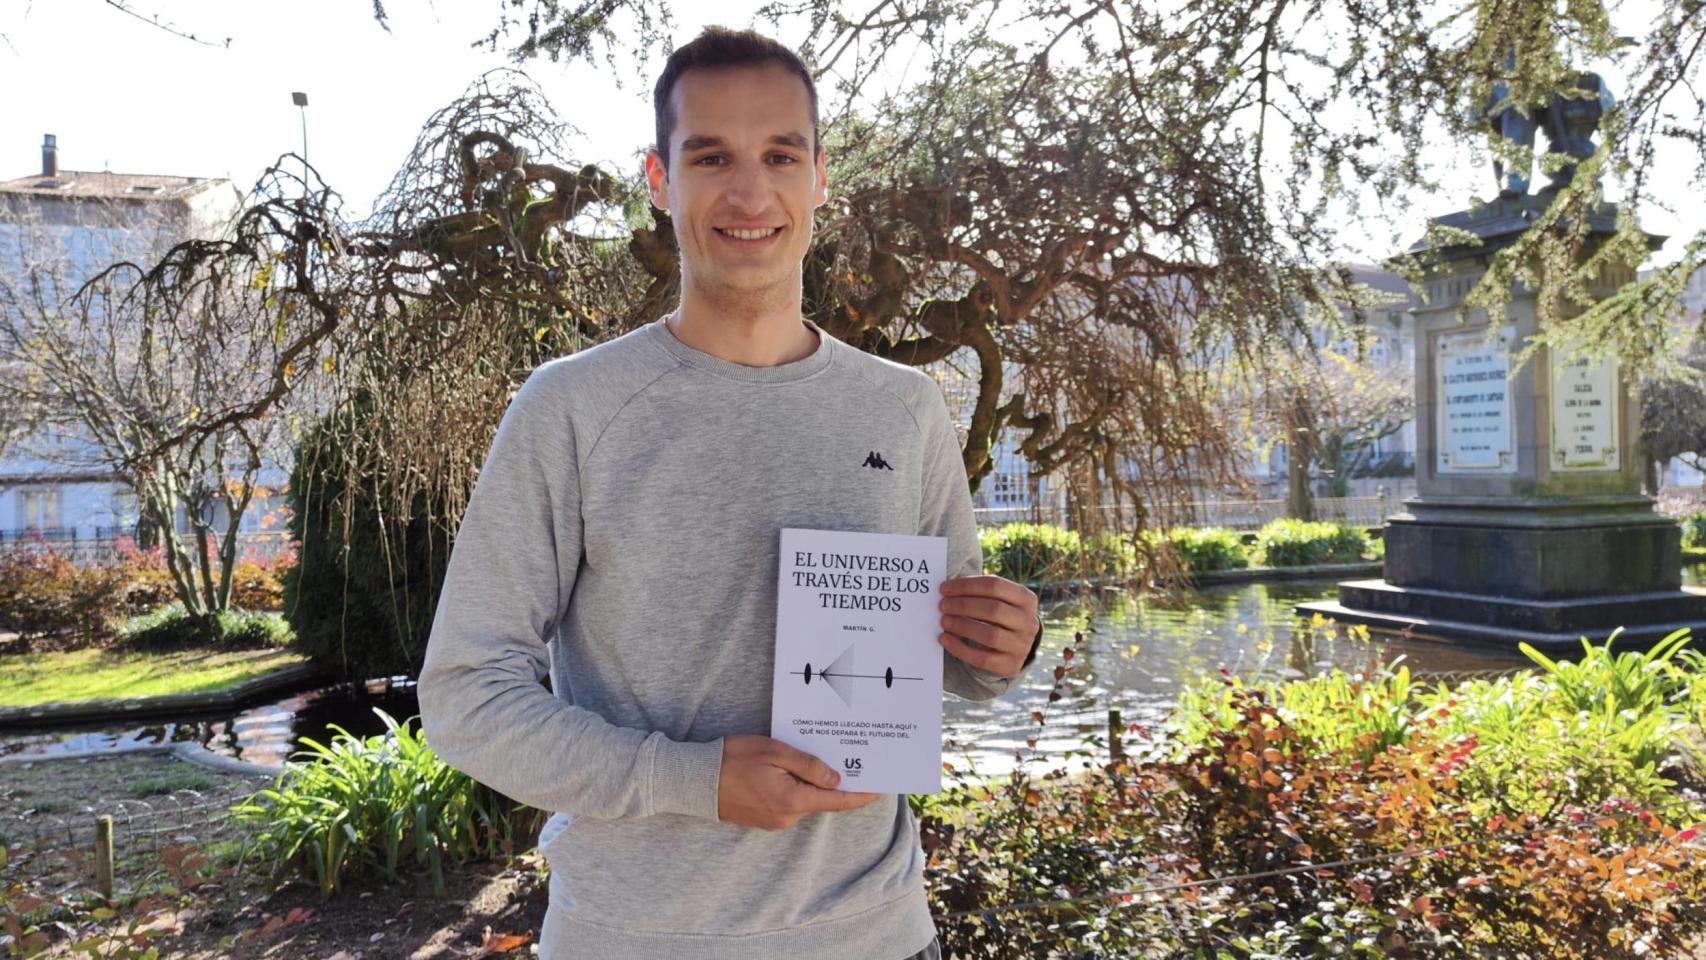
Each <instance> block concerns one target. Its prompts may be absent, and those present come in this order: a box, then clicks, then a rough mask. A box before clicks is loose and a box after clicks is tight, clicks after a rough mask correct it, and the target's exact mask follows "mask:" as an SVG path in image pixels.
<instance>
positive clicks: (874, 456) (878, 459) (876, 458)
mask: <svg viewBox="0 0 1706 960" xmlns="http://www.w3.org/2000/svg"><path fill="white" fill-rule="evenodd" d="M865 466H867V467H870V468H871V469H872V470H893V469H894V468H893V467H891V466H889V462H888V461H887V460H884V459H883V455H882V454H880V453H878V452H877V451H875V450H872V451H871V455H870V456H868V457H866V458H865Z"/></svg>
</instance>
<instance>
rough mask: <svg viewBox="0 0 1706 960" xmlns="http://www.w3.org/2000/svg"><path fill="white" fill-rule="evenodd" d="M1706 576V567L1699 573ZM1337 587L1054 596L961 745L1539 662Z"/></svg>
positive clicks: (956, 732) (1078, 735)
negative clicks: (1368, 673) (1063, 666)
mask: <svg viewBox="0 0 1706 960" xmlns="http://www.w3.org/2000/svg"><path fill="white" fill-rule="evenodd" d="M1686 578H1687V581H1688V582H1689V583H1692V584H1696V585H1706V565H1701V566H1696V567H1694V568H1692V569H1691V570H1689V571H1688V572H1687V574H1686ZM1335 595H1336V589H1335V585H1334V583H1333V581H1325V580H1320V581H1291V582H1284V583H1268V584H1264V583H1247V584H1237V585H1228V586H1224V587H1211V588H1207V589H1204V590H1201V591H1198V592H1193V593H1187V594H1181V595H1179V596H1177V597H1173V598H1165V597H1155V596H1146V597H1141V598H1139V597H1131V596H1128V595H1124V594H1117V593H1111V594H1104V595H1102V597H1101V598H1100V599H1097V600H1094V601H1093V602H1086V601H1067V602H1059V603H1051V604H1045V612H1046V613H1047V616H1048V621H1049V623H1048V627H1047V629H1046V631H1045V634H1044V642H1043V650H1042V652H1041V653H1040V654H1039V655H1038V662H1037V664H1036V665H1035V666H1034V667H1033V669H1032V671H1031V673H1030V674H1029V675H1028V676H1027V678H1026V680H1025V682H1024V683H1023V684H1021V685H1020V686H1019V687H1017V688H1015V689H1014V690H1011V691H1009V692H1008V694H1007V695H1006V696H1004V697H1002V698H1000V699H999V700H995V701H991V702H987V703H971V702H966V701H960V700H957V699H950V700H949V701H948V703H947V704H946V707H945V711H944V717H943V720H944V723H943V729H944V732H945V734H946V735H947V737H948V740H949V744H948V752H949V755H950V756H951V757H955V758H959V760H960V762H961V765H964V764H965V762H967V761H969V762H971V763H973V764H975V766H976V768H977V769H978V770H979V771H980V772H983V773H998V772H1000V771H1002V770H1005V769H1009V768H1010V767H1011V765H1012V763H1013V753H1014V751H1015V750H1016V749H1019V750H1021V752H1023V753H1024V754H1026V755H1029V754H1030V753H1031V751H1030V750H1029V749H1025V747H1026V740H1027V739H1029V738H1031V737H1034V736H1036V726H1035V724H1034V723H1033V722H1032V720H1031V714H1032V712H1033V711H1038V710H1041V711H1044V712H1045V713H1046V715H1047V718H1048V722H1047V724H1046V725H1045V727H1044V728H1043V729H1044V736H1042V737H1041V738H1040V740H1039V743H1038V745H1037V750H1038V751H1040V752H1043V753H1045V754H1058V753H1060V752H1063V751H1066V750H1070V749H1073V748H1076V747H1078V746H1079V745H1080V744H1081V742H1082V739H1083V737H1084V736H1085V735H1087V734H1098V733H1100V732H1102V731H1104V730H1105V729H1106V725H1107V711H1108V709H1109V708H1110V707H1118V708H1119V709H1120V710H1121V711H1122V713H1123V715H1124V717H1125V719H1126V720H1128V721H1131V722H1134V723H1143V724H1153V723H1155V722H1157V721H1159V720H1161V719H1162V718H1163V717H1164V716H1165V714H1166V712H1167V710H1168V709H1169V708H1170V707H1171V706H1172V704H1173V703H1174V702H1175V700H1176V699H1177V697H1178V696H1179V692H1180V691H1181V690H1182V689H1183V688H1184V687H1185V686H1186V685H1188V684H1191V683H1195V682H1197V681H1199V680H1202V679H1203V678H1206V677H1210V676H1212V675H1214V673H1215V672H1216V671H1217V670H1219V669H1221V668H1223V667H1224V668H1225V669H1227V670H1229V671H1231V672H1233V673H1235V674H1238V675H1240V676H1244V677H1252V678H1286V677H1298V676H1305V675H1310V674H1315V673H1319V672H1322V671H1324V670H1328V669H1331V668H1332V667H1334V666H1339V667H1344V668H1347V669H1360V668H1365V667H1367V666H1369V665H1370V664H1371V663H1373V662H1391V661H1393V660H1395V659H1397V658H1398V657H1403V660H1404V663H1406V664H1408V665H1409V667H1410V669H1411V671H1412V672H1415V673H1418V674H1424V675H1427V674H1456V673H1464V672H1475V671H1487V670H1501V671H1502V670H1508V669H1511V668H1513V667H1522V666H1526V665H1527V660H1526V659H1524V658H1523V657H1522V656H1521V655H1520V654H1518V653H1516V652H1515V651H1514V650H1499V649H1493V648H1489V647H1471V646H1460V645H1453V644H1446V643H1442V642H1437V641H1428V640H1405V639H1403V638H1400V637H1398V636H1396V635H1392V634H1381V633H1374V634H1372V635H1371V636H1370V637H1369V639H1367V640H1360V639H1354V638H1352V637H1351V636H1349V635H1348V632H1347V631H1345V630H1335V629H1331V628H1327V629H1317V630H1309V629H1302V630H1300V629H1299V620H1298V619H1297V617H1296V616H1295V615H1294V614H1293V613H1292V608H1293V607H1295V606H1296V605H1297V604H1298V603H1302V602H1306V601H1310V600H1320V599H1324V598H1329V597H1333V596H1335ZM1079 631H1081V632H1083V634H1084V636H1085V643H1084V644H1083V645H1082V646H1081V647H1080V648H1079V651H1078V655H1077V657H1076V658H1075V660H1074V662H1073V669H1072V670H1071V671H1070V672H1069V673H1068V674H1067V675H1066V677H1065V679H1064V681H1063V684H1062V693H1063V696H1062V699H1061V700H1060V701H1059V702H1057V703H1054V704H1050V703H1049V702H1048V696H1049V692H1050V690H1051V689H1052V688H1053V683H1054V676H1053V670H1054V668H1055V666H1057V665H1058V664H1060V663H1061V651H1062V649H1063V648H1064V647H1066V646H1067V645H1069V644H1070V643H1071V642H1072V637H1073V634H1074V633H1075V632H1079ZM374 707H380V708H381V709H383V710H385V712H386V713H388V714H390V715H391V716H393V717H396V718H398V719H402V718H404V717H408V716H411V715H413V714H415V713H416V712H418V710H419V707H418V705H417V704H416V701H415V697H414V689H413V685H412V684H411V683H410V682H408V681H407V680H406V679H404V678H394V679H393V680H391V681H385V680H379V681H373V682H372V683H371V684H369V685H367V686H365V687H357V688H332V689H327V690H313V691H308V692H304V693H298V694H295V695H293V696H290V697H287V698H284V699H281V700H276V701H273V702H271V703H267V704H263V705H260V706H256V707H253V708H250V709H247V710H244V711H242V712H241V713H238V714H236V715H235V716H232V715H224V716H210V717H200V718H193V717H192V718H186V719H184V720H182V721H177V722H172V723H160V724H153V725H147V726H136V725H134V724H131V725H112V724H108V725H92V726H89V727H84V728H81V729H76V730H66V729H60V730H55V731H53V732H44V733H34V734H13V735H9V736H7V737H4V738H0V755H6V754H32V755H39V756H47V755H51V754H63V753H75V752H83V751H89V750H108V749H125V748H127V747H134V746H138V745H149V744H161V743H177V742H182V741H190V742H196V743H203V744H206V745H207V746H208V748H209V749H211V750H213V751H214V752H215V753H219V754H223V755H225V756H231V757H237V758H240V759H243V760H247V761H250V762H254V763H259V764H263V765H267V766H276V765H278V764H280V763H282V762H283V761H284V760H285V759H286V758H288V757H289V756H290V755H291V754H292V753H293V752H295V751H296V750H299V749H301V748H302V746H303V744H302V742H301V741H302V738H303V737H311V738H313V739H315V740H318V741H320V742H321V743H328V744H329V743H330V741H331V739H332V734H331V732H330V731H329V725H331V724H336V725H338V726H340V727H343V728H344V729H346V730H348V731H350V732H351V733H353V734H355V735H357V736H369V735H372V734H375V733H380V732H382V731H383V730H384V726H383V724H382V723H381V722H380V721H379V718H378V717H376V716H375V715H374V714H373V712H372V710H373V708H374Z"/></svg>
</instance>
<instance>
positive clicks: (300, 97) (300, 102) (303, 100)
mask: <svg viewBox="0 0 1706 960" xmlns="http://www.w3.org/2000/svg"><path fill="white" fill-rule="evenodd" d="M290 102H291V103H294V104H296V106H297V108H298V110H299V112H300V113H301V114H302V191H303V193H304V194H306V193H307V192H308V94H306V93H302V92H301V91H295V92H292V93H291V95H290Z"/></svg>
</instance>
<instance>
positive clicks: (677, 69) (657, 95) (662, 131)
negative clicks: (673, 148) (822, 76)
mask: <svg viewBox="0 0 1706 960" xmlns="http://www.w3.org/2000/svg"><path fill="white" fill-rule="evenodd" d="M764 63H776V64H780V65H782V66H784V67H787V68H788V70H789V71H791V72H792V73H793V74H794V75H795V76H797V77H799V78H800V82H801V83H804V84H805V85H806V98H807V100H808V101H810V103H811V114H812V152H813V153H814V154H815V153H816V152H817V147H818V136H817V84H815V83H813V82H812V74H811V71H810V70H808V69H806V62H805V61H804V60H801V59H800V55H799V54H797V53H795V52H794V51H792V50H789V49H788V48H787V47H785V46H783V45H782V44H780V43H777V42H776V41H775V40H772V39H770V38H769V37H767V36H765V35H763V34H761V33H758V32H757V31H755V30H730V29H729V28H728V27H716V26H711V27H706V28H705V32H704V33H701V34H699V36H697V37H695V38H693V41H692V42H691V43H688V44H687V45H685V46H682V47H677V48H676V49H675V51H674V52H672V53H671V54H670V55H669V60H668V61H667V62H666V63H664V65H663V74H662V75H661V76H659V77H658V83H657V86H656V87H655V88H654V89H653V90H652V113H653V114H654V115H655V116H656V118H657V138H658V139H657V151H658V156H659V157H662V158H663V165H664V167H665V168H668V167H669V137H670V134H671V133H673V132H674V131H675V104H674V102H673V101H672V100H671V94H673V93H674V92H675V84H676V81H678V80H680V79H681V75H682V74H684V73H686V72H687V71H689V70H693V69H696V68H701V67H703V68H709V67H744V66H753V65H757V64H764Z"/></svg>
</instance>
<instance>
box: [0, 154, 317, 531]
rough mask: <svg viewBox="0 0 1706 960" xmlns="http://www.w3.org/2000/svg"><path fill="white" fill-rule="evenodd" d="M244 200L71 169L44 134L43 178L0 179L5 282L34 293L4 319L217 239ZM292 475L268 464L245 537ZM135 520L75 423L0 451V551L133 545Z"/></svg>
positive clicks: (210, 186)
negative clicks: (105, 274) (190, 242)
mask: <svg viewBox="0 0 1706 960" xmlns="http://www.w3.org/2000/svg"><path fill="white" fill-rule="evenodd" d="M241 202H242V195H241V194H240V193H239V192H238V191H237V189H236V188H235V187H234V186H233V185H232V183H231V181H229V180H227V179H223V178H210V177H194V176H174V175H160V174H126V173H113V172H110V171H98V172H96V171H86V170H71V169H66V168H64V167H62V166H61V165H60V163H59V151H58V145H57V143H56V139H55V137H53V136H52V135H51V134H50V135H48V136H47V137H46V138H45V140H44V142H43V144H42V148H41V168H40V170H39V172H36V173H32V174H29V175H27V176H22V177H15V178H13V179H9V180H5V181H0V283H6V284H11V285H13V290H14V291H31V295H29V296H9V297H7V298H6V299H5V301H4V303H0V310H4V311H6V312H7V313H9V314H10V313H11V312H13V311H16V310H20V309H41V310H54V309H57V308H58V307H59V306H60V305H62V304H63V303H64V301H65V300H66V299H67V298H69V297H70V296H71V295H72V294H74V293H75V292H76V291H77V289H78V288H79V287H81V286H82V285H83V284H84V282H85V281H87V280H89V279H90V278H93V277H95V276H96V275H98V274H99V273H100V272H101V271H103V270H105V269H107V268H108V267H109V266H112V265H113V264H115V263H119V262H122V261H130V262H133V263H137V264H139V265H141V266H143V267H147V266H151V265H152V264H153V263H154V262H156V261H157V260H158V259H159V258H160V256H161V255H162V254H163V253H165V251H167V250H168V249H170V248H171V247H172V246H173V245H174V244H176V243H179V242H181V241H183V240H185V239H190V238H204V239H206V238H215V237H218V236H220V235H221V234H222V232H223V231H224V230H226V229H227V227H228V225H229V223H230V221H231V219H232V216H233V214H234V213H235V212H236V211H237V209H238V208H239V206H240V205H241ZM0 322H6V323H14V322H17V320H16V317H15V316H11V315H8V316H3V317H0ZM11 433H12V434H15V433H16V431H15V430H14V431H11ZM6 435H7V432H5V431H0V436H6ZM287 477H288V475H287V474H286V472H285V471H284V470H283V468H282V467H281V466H279V465H276V464H273V465H269V466H268V467H267V469H266V470H265V471H264V473H263V478H262V485H263V486H264V487H265V488H266V489H267V491H268V497H267V498H266V499H264V500H263V499H261V498H259V497H257V501H256V502H255V503H254V504H252V505H251V507H250V509H249V511H248V512H247V513H246V514H245V516H244V517H243V519H242V521H241V528H242V529H243V530H244V531H254V532H257V533H259V532H261V531H262V530H263V528H264V527H266V526H267V525H268V518H269V517H276V516H277V514H278V510H279V506H280V504H281V502H282V501H281V497H282V490H283V485H284V483H285V481H286V480H287ZM180 512H181V511H180ZM138 521H139V510H138V504H137V497H136V494H135V492H134V491H133V490H132V489H131V488H130V486H129V485H128V484H126V483H125V482H124V481H123V480H122V479H121V478H120V477H119V476H118V475H117V473H116V472H115V471H114V470H113V469H112V467H111V466H110V465H109V464H107V463H105V462H103V457H102V456H101V455H100V452H99V449H98V448H97V447H96V446H95V445H94V444H93V443H92V442H91V441H90V440H89V438H88V436H87V435H86V434H84V433H83V432H82V428H81V427H80V426H79V424H78V423H77V422H76V421H75V419H74V418H69V417H63V416H61V417H59V418H57V419H54V420H50V421H49V422H46V423H42V424H39V425H36V426H35V428H34V429H33V430H31V431H30V432H28V433H26V434H25V435H23V436H22V437H15V438H14V439H12V442H10V443H8V444H7V445H6V446H5V449H4V450H3V451H0V544H4V543H8V542H17V541H20V540H24V539H33V538H42V539H46V540H49V541H54V542H62V541H76V542H80V543H89V542H104V541H112V540H114V539H115V538H119V537H125V536H134V535H135V534H136V532H137V526H138ZM216 524H218V521H217V520H216ZM218 525H220V526H223V524H218ZM179 529H185V518H183V517H181V516H180V517H179Z"/></svg>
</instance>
